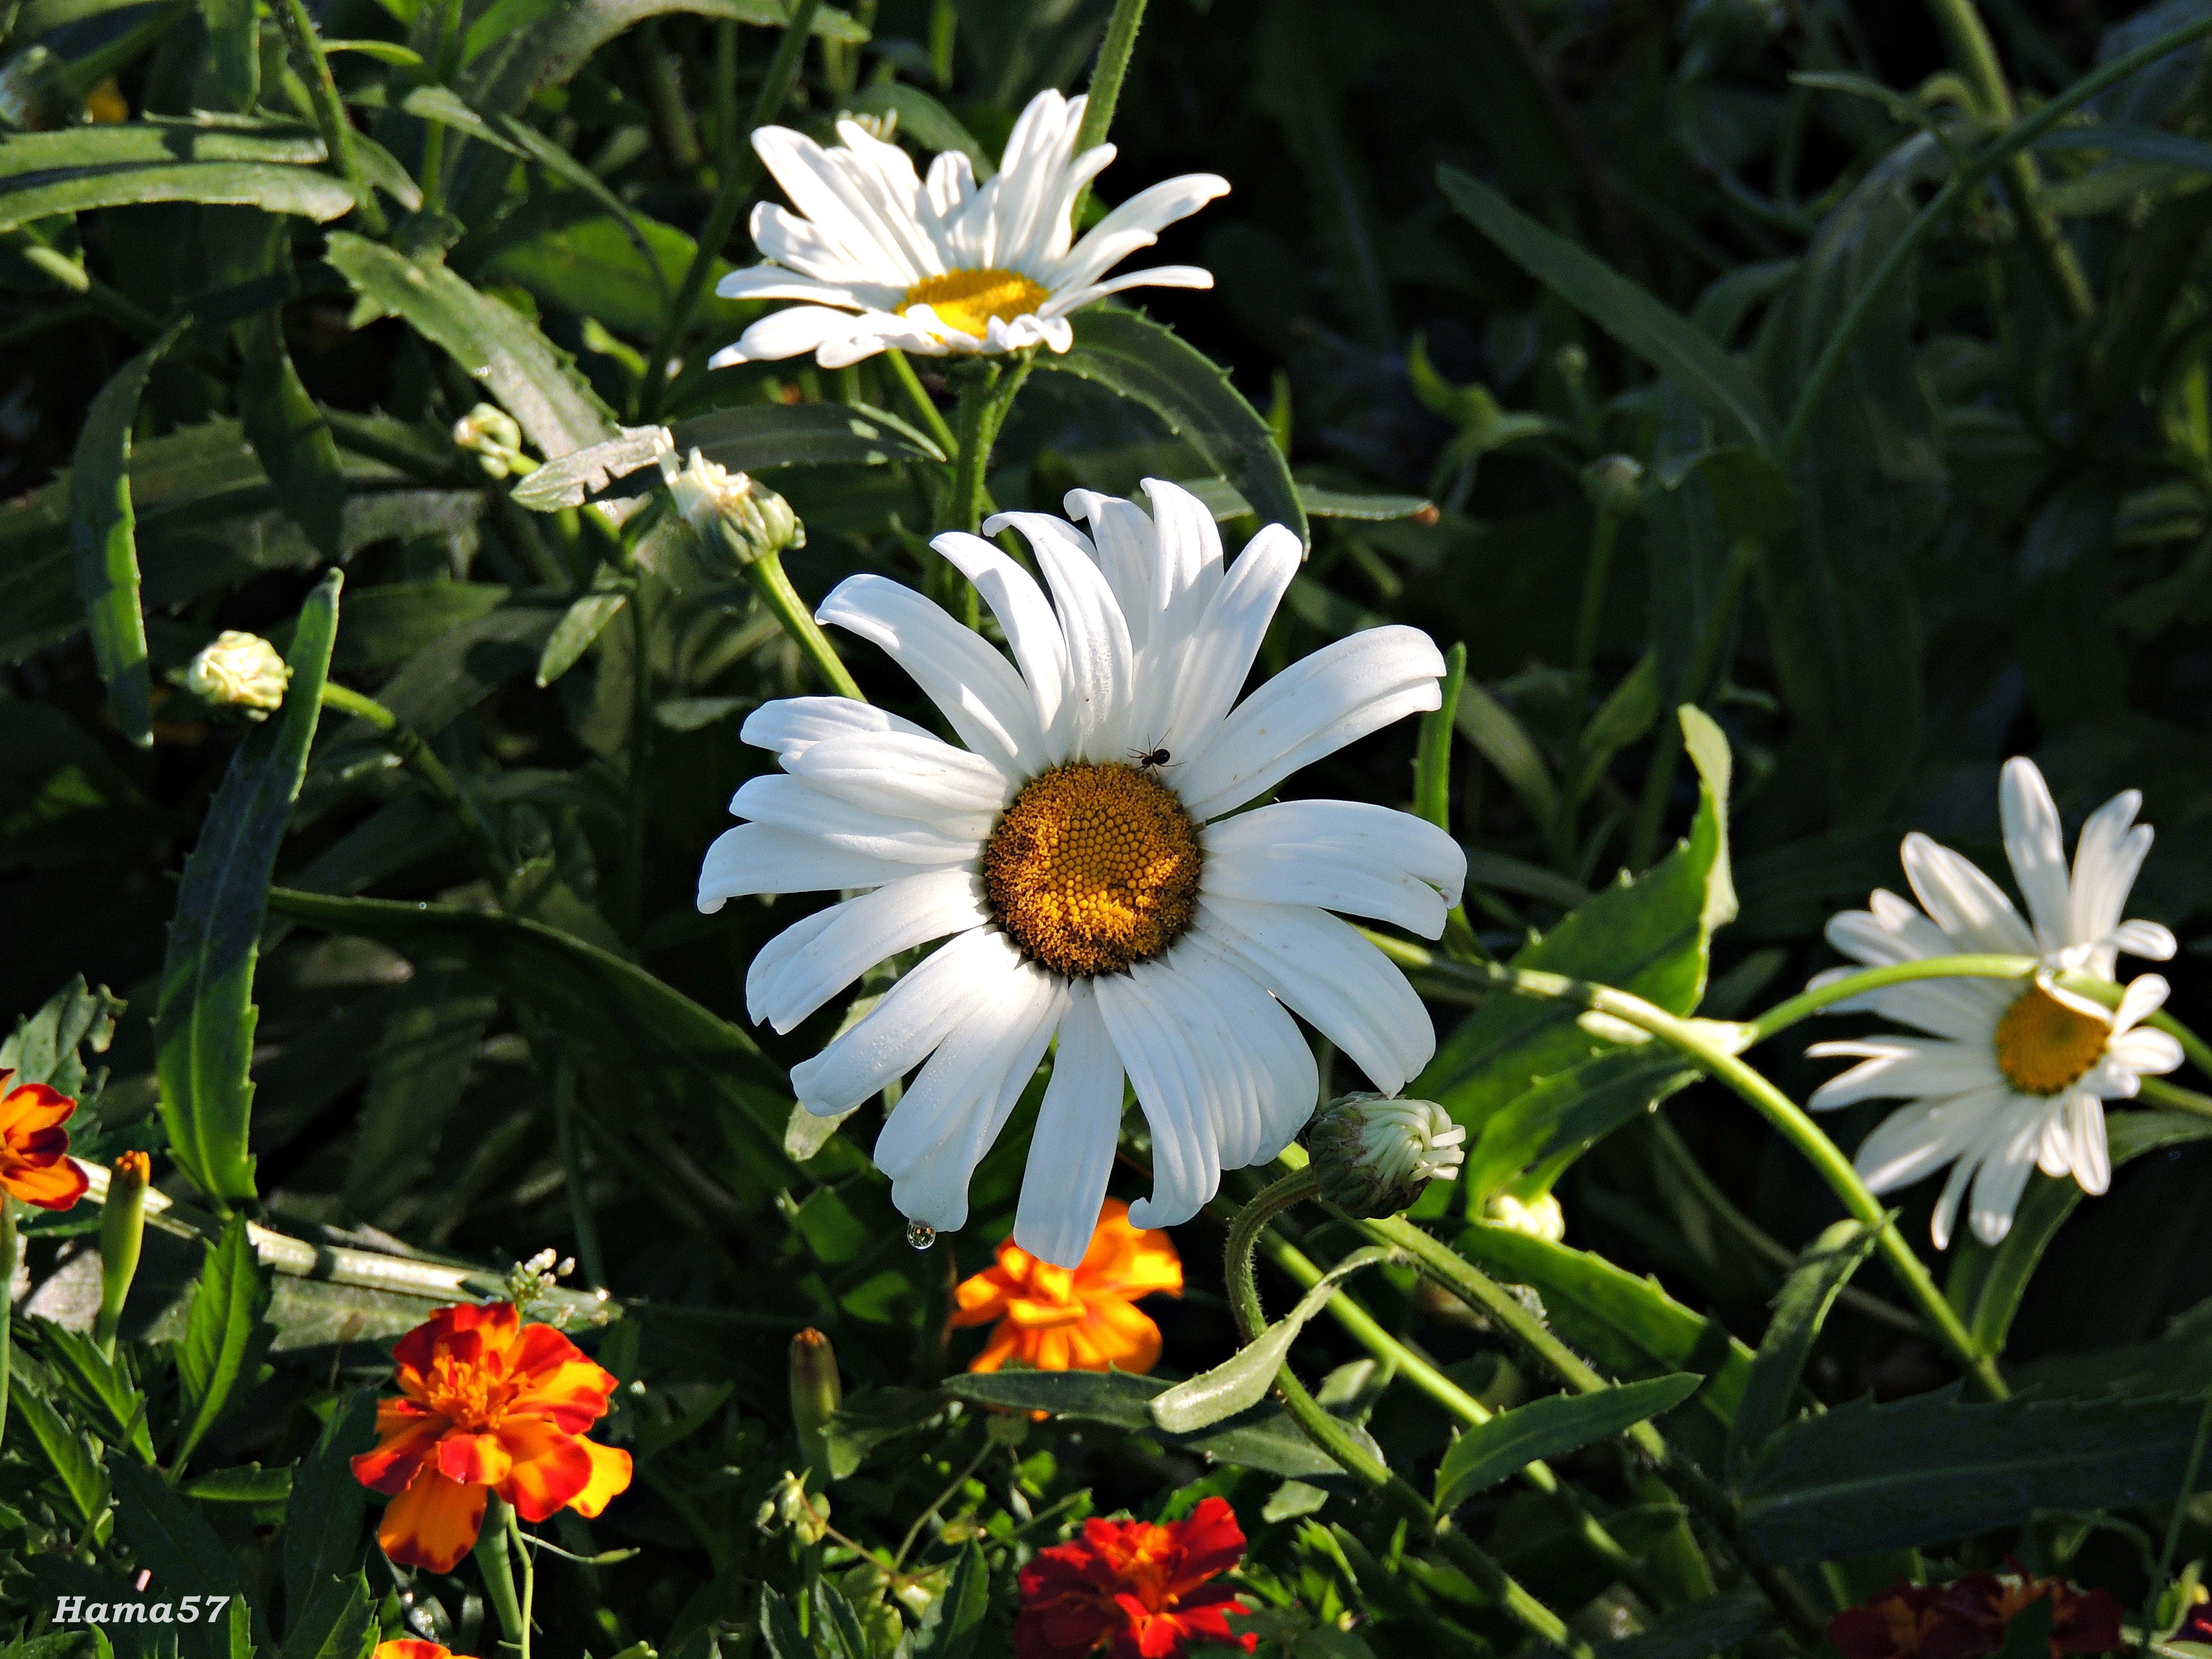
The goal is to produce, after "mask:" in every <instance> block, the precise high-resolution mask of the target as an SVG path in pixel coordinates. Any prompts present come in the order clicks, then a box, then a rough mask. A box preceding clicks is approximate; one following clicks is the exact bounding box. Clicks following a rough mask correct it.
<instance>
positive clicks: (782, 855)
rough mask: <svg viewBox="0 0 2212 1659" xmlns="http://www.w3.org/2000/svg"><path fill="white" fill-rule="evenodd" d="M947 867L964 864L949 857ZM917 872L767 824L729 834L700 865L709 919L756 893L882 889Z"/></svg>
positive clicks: (744, 825)
mask: <svg viewBox="0 0 2212 1659" xmlns="http://www.w3.org/2000/svg"><path fill="white" fill-rule="evenodd" d="M957 861H958V860H957V859H956V858H954V857H950V856H948V857H946V858H945V859H943V860H939V862H942V863H947V864H950V863H954V862H957ZM914 872H915V865H914V863H913V862H911V861H909V860H904V859H890V858H878V857H877V856H876V855H874V854H871V853H863V852H857V851H855V850H854V848H851V847H848V846H845V845H842V844H840V843H833V842H826V841H823V840H822V839H821V838H820V837H818V836H815V835H813V834H811V833H810V832H808V831H805V830H799V829H781V828H778V827H777V826H775V825H774V824H767V823H741V824H739V825H738V827H737V828H736V829H725V830H724V831H723V832H722V833H721V834H720V836H716V837H715V838H714V845H713V846H712V847H709V848H708V849H707V856H706V859H705V860H704V861H703V862H702V864H701V865H700V866H699V908H700V909H702V911H704V912H706V914H707V915H714V912H715V911H717V910H719V909H720V908H722V906H723V905H724V904H725V903H726V902H729V901H730V900H731V899H733V898H743V897H745V896H749V895H750V894H755V893H820V892H828V891H831V890H842V889H844V888H850V887H879V886H881V885H882V884H884V883H885V882H887V881H898V880H901V879H902V878H905V877H908V876H910V875H912V874H914Z"/></svg>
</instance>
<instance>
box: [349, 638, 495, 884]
mask: <svg viewBox="0 0 2212 1659" xmlns="http://www.w3.org/2000/svg"><path fill="white" fill-rule="evenodd" d="M322 701H323V707H324V708H335V709H337V710H338V711H339V712H340V713H341V714H351V715H354V716H355V717H356V718H357V719H360V720H367V721H368V723H369V724H370V725H371V726H374V727H375V728H376V729H377V732H379V733H380V735H381V736H382V738H383V739H384V746H385V747H386V748H387V749H389V750H392V753H393V754H395V755H397V756H398V757H399V763H400V764H401V765H402V766H404V767H405V768H406V769H408V770H409V771H410V772H411V773H413V774H414V775H415V781H416V782H417V783H419V784H421V785H422V787H423V789H424V791H425V792H426V793H428V795H429V796H430V798H431V799H433V800H435V801H436V802H437V803H438V805H441V806H442V807H444V808H445V809H446V811H447V814H448V815H449V816H451V817H452V818H453V822H454V823H456V824H457V825H459V828H460V831H461V836H462V838H463V839H464V840H465V841H466V842H468V843H469V845H470V847H471V848H473V849H474V850H475V853H476V854H477V860H478V861H479V862H481V863H482V864H483V866H484V871H485V873H487V874H488V875H489V876H490V877H491V878H492V879H493V880H494V881H495V883H497V884H498V885H499V887H500V889H501V891H502V892H504V891H505V890H506V887H507V881H508V879H509V878H511V877H512V876H513V874H514V866H513V863H512V861H510V860H508V858H507V854H506V851H505V850H504V849H503V848H501V846H500V844H499V837H498V836H495V835H494V834H493V833H492V827H491V825H490V824H489V823H487V822H485V820H484V817H483V813H481V812H479V811H477V808H476V804H475V803H474V802H473V801H471V800H470V799H469V798H468V797H467V796H466V795H464V794H463V793H461V787H460V785H459V784H458V783H456V782H454V781H453V774H452V773H451V772H448V771H447V769H446V763H445V762H443V761H441V760H440V759H439V758H438V754H437V751H436V750H434V749H433V748H431V747H430V745H429V744H428V742H426V741H425V740H424V738H423V737H422V733H421V732H417V731H416V730H415V728H414V727H413V726H409V725H407V724H405V723H404V721H402V720H400V718H399V716H398V715H397V714H393V713H392V711H391V710H390V709H389V708H386V707H385V706H384V705H383V704H382V703H380V702H377V700H376V699H375V698H374V697H368V696H362V694H361V693H360V692H358V691H356V690H352V689H351V688H350V687H348V686H343V685H340V684H337V682H336V681H334V680H325V681H324V682H323V698H322Z"/></svg>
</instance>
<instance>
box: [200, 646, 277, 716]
mask: <svg viewBox="0 0 2212 1659" xmlns="http://www.w3.org/2000/svg"><path fill="white" fill-rule="evenodd" d="M291 683H292V671H291V669H290V668H289V666H288V665H286V663H285V661H284V659H283V657H282V656H280V655H279V654H278V653H277V651H276V647H275V646H273V645H271V644H270V643H269V641H266V640H264V639H263V638H262V637H261V635H258V634H247V633H243V632H241V631H240V630H239V629H234V628H230V629H224V630H223V631H222V633H220V634H218V635H216V638H215V642H214V643H213V644H212V645H210V646H208V647H205V648H204V649H203V650H202V651H201V652H200V653H199V655H197V656H196V657H194V658H193V659H192V660H191V666H190V667H188V668H186V669H185V690H187V691H189V692H191V694H192V695H193V696H196V697H197V698H198V699H199V700H200V701H201V702H204V703H212V704H214V705H216V706H217V707H219V708H235V709H237V710H238V711H239V712H240V713H241V714H244V715H245V716H246V719H248V720H266V719H268V718H269V716H270V713H271V712H272V711H273V710H276V709H278V708H283V706H284V688H285V687H286V686H288V685H289V684H291Z"/></svg>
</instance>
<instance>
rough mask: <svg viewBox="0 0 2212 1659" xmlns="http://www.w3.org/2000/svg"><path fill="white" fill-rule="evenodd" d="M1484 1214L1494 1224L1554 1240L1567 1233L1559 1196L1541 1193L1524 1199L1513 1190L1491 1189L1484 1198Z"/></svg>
mask: <svg viewBox="0 0 2212 1659" xmlns="http://www.w3.org/2000/svg"><path fill="white" fill-rule="evenodd" d="M1482 1218H1483V1219H1484V1220H1485V1221H1487V1222H1488V1223H1489V1224H1490V1225H1492V1226H1493V1227H1504V1228H1506V1229H1508V1230H1510V1231H1513V1232H1516V1233H1525V1234H1527V1235H1528V1237H1530V1238H1541V1239H1543V1240H1545V1241H1546V1242H1547V1243H1553V1244H1556V1243H1559V1241H1560V1240H1561V1239H1563V1238H1565V1237H1566V1236H1567V1218H1566V1216H1565V1212H1562V1211H1561V1210H1560V1208H1559V1200H1558V1199H1556V1198H1554V1197H1553V1196H1552V1195H1551V1194H1549V1193H1539V1194H1536V1196H1535V1197H1534V1198H1532V1199H1528V1200H1525V1201H1524V1200H1521V1199H1517V1198H1516V1197H1514V1196H1513V1194H1510V1193H1492V1194H1491V1195H1490V1196H1489V1197H1487V1198H1486V1199H1484V1200H1482Z"/></svg>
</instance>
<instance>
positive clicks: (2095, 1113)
mask: <svg viewBox="0 0 2212 1659" xmlns="http://www.w3.org/2000/svg"><path fill="white" fill-rule="evenodd" d="M2066 1133H2067V1139H2069V1141H2070V1142H2071V1143H2072V1147H2073V1151H2072V1157H2071V1158H2070V1159H2069V1162H2070V1163H2071V1164H2072V1165H2073V1169H2074V1179H2075V1181H2077V1182H2080V1183H2081V1190H2082V1191H2083V1192H2085V1193H2087V1194H2090V1195H2091V1196H2092V1197H2100V1196H2102V1195H2103V1194H2104V1193H2105V1192H2106V1189H2107V1188H2110V1187H2111V1186H2112V1144H2111V1142H2110V1141H2108V1140H2107V1139H2106V1136H2105V1103H2104V1102H2103V1101H2101V1100H2100V1099H2098V1098H2097V1097H2095V1096H2094V1095H2075V1096H2072V1097H2069V1099H2068V1100H2067V1102H2066Z"/></svg>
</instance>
